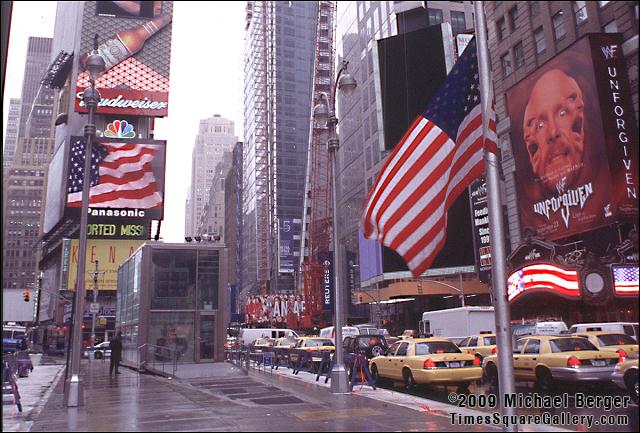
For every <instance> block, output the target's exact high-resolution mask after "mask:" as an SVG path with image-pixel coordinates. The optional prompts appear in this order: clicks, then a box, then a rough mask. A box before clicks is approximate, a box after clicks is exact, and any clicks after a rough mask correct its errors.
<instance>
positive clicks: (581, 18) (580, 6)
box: [573, 1, 588, 24]
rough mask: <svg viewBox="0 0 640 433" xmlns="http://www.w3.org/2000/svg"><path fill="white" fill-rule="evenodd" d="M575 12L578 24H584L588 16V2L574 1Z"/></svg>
mask: <svg viewBox="0 0 640 433" xmlns="http://www.w3.org/2000/svg"><path fill="white" fill-rule="evenodd" d="M573 12H574V13H575V15H576V24H582V23H583V22H585V21H586V20H587V18H588V16H587V2H583V1H582V2H573Z"/></svg>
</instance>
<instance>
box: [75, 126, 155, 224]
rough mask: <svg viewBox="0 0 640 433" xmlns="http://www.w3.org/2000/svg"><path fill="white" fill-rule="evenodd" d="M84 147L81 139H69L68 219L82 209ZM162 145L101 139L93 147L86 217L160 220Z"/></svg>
mask: <svg viewBox="0 0 640 433" xmlns="http://www.w3.org/2000/svg"><path fill="white" fill-rule="evenodd" d="M114 123H115V122H114ZM120 126H122V124H120ZM84 143H85V139H84V137H71V149H70V151H69V160H68V176H67V205H66V209H65V213H66V214H67V215H68V216H77V215H78V214H79V213H80V208H81V206H82V193H83V182H84V160H85V158H84V156H85V155H84V154H85V144H84ZM165 144H166V142H165V141H161V140H136V139H131V140H123V139H109V140H106V139H102V140H100V141H98V142H96V143H93V148H92V152H91V160H92V169H91V188H90V192H89V210H88V212H89V216H91V217H125V218H136V219H141V218H145V219H162V215H163V205H164V170H165V149H166V148H165Z"/></svg>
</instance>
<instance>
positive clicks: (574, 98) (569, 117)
mask: <svg viewBox="0 0 640 433" xmlns="http://www.w3.org/2000/svg"><path fill="white" fill-rule="evenodd" d="M523 122H524V125H523V131H524V142H525V145H526V147H527V153H528V154H529V161H530V162H531V167H532V169H533V172H534V174H535V175H536V176H537V177H538V178H539V179H540V180H541V181H542V183H543V184H544V185H545V187H546V188H547V189H549V190H552V191H556V190H558V192H562V191H564V189H565V188H569V187H570V186H571V185H573V183H574V182H575V180H576V178H577V177H578V174H579V172H580V169H581V166H582V162H583V154H584V100H583V97H582V91H581V90H580V87H579V86H578V83H577V82H576V80H574V79H573V78H571V77H570V76H568V75H567V74H565V73H564V72H563V71H561V70H559V69H552V70H551V71H549V72H547V73H545V74H544V75H542V77H540V78H539V79H538V81H537V82H536V84H535V85H534V87H533V90H532V91H531V96H530V98H529V102H528V103H527V106H526V108H525V114H524V120H523Z"/></svg>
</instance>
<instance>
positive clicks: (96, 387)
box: [31, 361, 498, 431]
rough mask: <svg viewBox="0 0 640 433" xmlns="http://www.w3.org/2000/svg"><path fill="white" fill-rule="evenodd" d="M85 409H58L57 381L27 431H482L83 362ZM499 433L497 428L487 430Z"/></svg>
mask: <svg viewBox="0 0 640 433" xmlns="http://www.w3.org/2000/svg"><path fill="white" fill-rule="evenodd" d="M82 368H83V377H84V378H85V396H86V404H85V406H82V407H80V408H66V407H65V406H64V405H63V395H62V391H63V381H62V380H60V381H59V383H58V384H57V386H56V388H55V390H54V391H53V393H52V395H51V398H49V401H48V402H47V403H46V405H45V406H44V408H43V410H42V411H41V412H40V413H39V414H38V416H37V418H36V419H34V422H33V425H32V426H31V431H265V430H269V431H397V430H401V431H442V430H448V431H486V430H487V426H465V427H464V428H461V427H460V426H452V425H451V422H450V419H449V417H447V416H443V415H435V414H432V413H428V412H427V411H416V410H412V409H408V408H405V407H402V406H399V405H396V404H393V403H392V402H388V401H380V400H373V399H370V398H367V397H364V396H360V395H357V394H354V395H347V396H342V395H333V394H331V393H330V392H329V390H328V389H327V388H325V387H324V386H318V385H316V384H315V383H305V382H301V381H296V380H292V379H290V378H286V377H284V376H278V375H270V374H265V373H260V372H255V371H252V372H250V373H249V375H232V376H231V377H228V376H217V377H206V378H200V379H194V378H191V379H182V380H176V379H173V380H172V379H168V378H164V377H158V376H151V375H144V374H138V373H137V372H135V371H133V370H129V369H127V368H122V369H121V372H122V374H120V375H118V376H115V377H109V374H108V363H99V362H98V363H96V362H94V363H92V364H91V365H89V364H88V363H87V362H86V361H85V362H83V365H82ZM490 429H494V430H498V429H497V428H490Z"/></svg>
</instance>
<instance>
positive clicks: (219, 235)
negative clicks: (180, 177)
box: [194, 152, 233, 243]
mask: <svg viewBox="0 0 640 433" xmlns="http://www.w3.org/2000/svg"><path fill="white" fill-rule="evenodd" d="M232 158H233V152H224V153H223V154H222V155H221V157H220V160H219V161H218V163H217V164H216V166H215V168H214V169H213V178H212V180H211V183H210V184H209V190H208V192H207V195H206V197H205V203H204V207H203V210H202V215H201V216H200V219H199V220H198V221H197V226H196V231H195V233H194V234H196V235H209V236H210V237H211V239H212V240H217V241H219V242H222V243H226V239H225V228H224V226H225V192H224V187H225V184H224V182H225V176H226V175H227V173H228V172H229V169H230V168H231V164H232V162H233V161H232Z"/></svg>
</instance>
